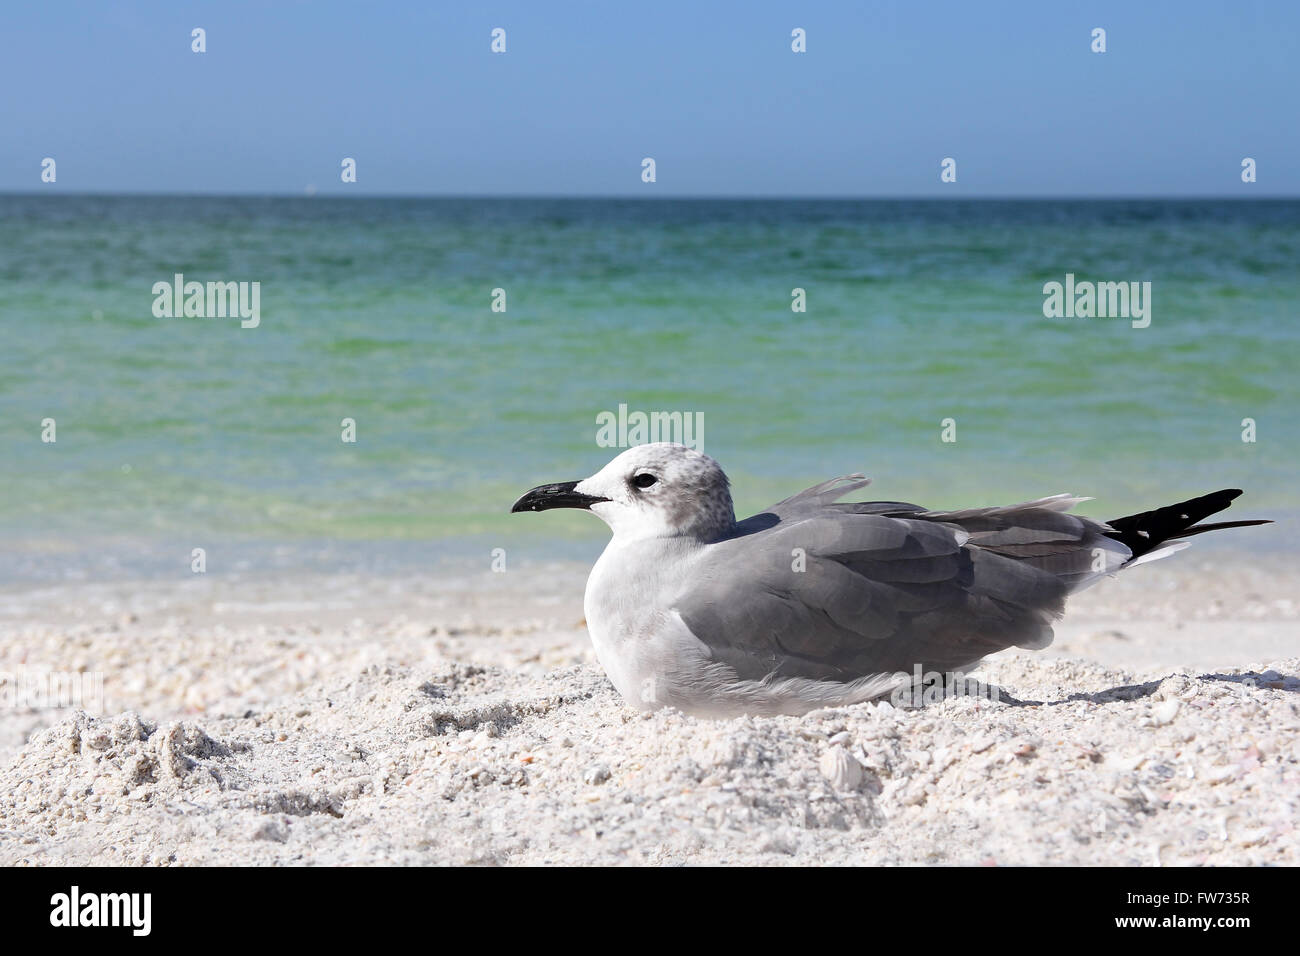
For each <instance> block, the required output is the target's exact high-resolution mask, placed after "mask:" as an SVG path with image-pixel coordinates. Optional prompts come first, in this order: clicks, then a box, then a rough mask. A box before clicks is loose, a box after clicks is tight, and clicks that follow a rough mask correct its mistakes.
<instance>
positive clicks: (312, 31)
mask: <svg viewBox="0 0 1300 956" xmlns="http://www.w3.org/2000/svg"><path fill="white" fill-rule="evenodd" d="M4 20H5V23H4V27H3V30H2V31H0V82H2V83H3V88H4V89H5V90H6V95H5V96H4V97H3V98H0V131H2V134H0V191H4V192H52V191H59V192H69V193H79V192H103V193H111V192H164V193H218V194H220V193H244V194H285V195H303V194H304V193H315V194H318V195H340V196H343V195H352V196H365V195H370V196H375V195H506V196H518V195H552V196H631V197H646V198H652V197H674V196H676V197H682V196H717V197H723V196H736V197H741V196H773V197H776V196H867V197H871V196H882V197H911V196H916V197H922V196H934V197H948V196H954V195H958V196H963V197H981V196H985V197H987V196H1026V197H1029V196H1054V197H1055V196H1079V197H1104V196H1232V197H1251V196H1297V195H1300V122H1298V120H1300V104H1298V103H1297V93H1300V3H1296V2H1294V0H1273V2H1251V0H1240V2H1219V3H1212V2H1203V0H1185V2H1169V0H1157V2H1143V3H1133V2H1131V0H1130V2H1120V3H1087V4H1083V3H1066V2H1055V0H1053V2H1043V0H1037V2H1032V0H1025V2H981V3H971V2H948V0H927V2H916V0H913V2H897V3H891V2H868V0H861V2H816V0H812V2H790V3H772V2H763V0H757V2H747V3H739V2H712V3H706V2H702V0H695V2H675V0H671V2H663V0H655V2H645V3H634V2H617V3H615V2H547V3H541V2H536V0H534V2H520V3H490V2H488V3H477V2H463V3H446V2H391V3H382V2H375V3H343V2H292V0H288V2H285V0H281V2H275V3H267V2H231V0H221V2H194V3H186V2H176V0H172V2H140V3H130V2H114V3H107V2H102V0H85V2H58V0H46V2H41V3H24V4H18V3H12V4H7V5H6V9H5V15H4ZM195 27H201V28H203V29H204V30H205V31H206V45H207V50H206V52H204V53H195V52H193V51H192V50H191V43H192V38H191V31H192V30H193V29H194V28H195ZM1098 27H1100V28H1103V29H1105V30H1106V52H1105V53H1094V52H1093V51H1092V49H1091V46H1092V43H1093V40H1092V31H1093V30H1094V28H1098ZM495 28H501V29H503V30H505V38H506V52H505V53H493V52H492V50H491V43H492V36H491V34H492V31H493V29H495ZM795 28H801V29H803V30H804V31H806V37H807V40H806V43H807V52H804V53H795V52H793V51H792V50H791V31H792V30H793V29H795ZM46 157H50V158H53V159H54V160H55V162H56V167H55V169H56V177H57V178H56V181H55V182H54V183H44V182H42V181H41V164H42V161H43V159H45V158H46ZM345 157H350V158H353V159H355V160H356V171H357V179H356V182H354V183H344V182H342V181H341V177H340V173H341V168H342V167H341V163H342V160H343V159H344V158H345ZM646 157H651V158H653V159H654V160H655V182H653V183H646V182H643V181H642V160H643V159H644V158H646ZM1246 157H1250V158H1252V159H1254V160H1255V162H1256V169H1257V182H1255V183H1250V184H1247V183H1243V182H1242V181H1241V163H1242V160H1243V159H1244V158H1246ZM945 158H952V159H954V160H955V161H956V182H951V183H944V182H941V181H940V171H941V167H940V164H941V161H942V160H943V159H945Z"/></svg>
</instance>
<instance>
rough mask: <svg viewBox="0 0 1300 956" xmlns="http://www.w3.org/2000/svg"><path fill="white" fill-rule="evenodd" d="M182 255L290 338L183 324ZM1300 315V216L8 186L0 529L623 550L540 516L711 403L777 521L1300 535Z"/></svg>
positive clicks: (73, 535) (1226, 207)
mask: <svg viewBox="0 0 1300 956" xmlns="http://www.w3.org/2000/svg"><path fill="white" fill-rule="evenodd" d="M178 272H179V273H183V274H184V275H185V277H186V279H189V280H199V281H208V280H214V281H217V280H219V281H250V282H251V281H257V282H259V283H260V290H261V324H260V325H259V326H258V327H257V328H252V329H243V328H241V327H240V323H239V320H238V319H230V318H224V319H219V318H155V317H154V315H153V312H152V305H153V302H154V296H153V294H152V292H151V289H152V286H153V285H154V283H156V282H159V281H170V280H171V279H172V276H173V275H174V274H175V273H178ZM1067 272H1069V273H1074V274H1075V275H1076V276H1077V277H1078V279H1080V280H1084V279H1090V280H1093V281H1149V282H1151V283H1152V302H1151V309H1152V311H1151V324H1150V327H1149V328H1145V329H1135V328H1133V327H1132V326H1131V323H1130V322H1129V321H1128V320H1125V319H1115V318H1106V319H1101V318H1091V319H1083V318H1074V319H1064V318H1063V319H1049V318H1045V317H1044V316H1043V308H1042V307H1043V299H1044V296H1043V291H1042V288H1043V284H1044V283H1045V282H1048V281H1052V280H1056V281H1063V280H1064V277H1065V274H1066V273H1067ZM796 287H799V288H803V289H805V290H806V295H807V312H806V313H802V314H799V313H795V312H792V311H791V290H792V289H794V288H796ZM494 288H503V289H505V291H506V311H505V312H504V313H501V312H493V311H492V309H491V303H492V290H493V289H494ZM1297 303H1300V203H1298V202H1294V201H1275V202H1253V203H1244V202H1202V201H1186V202H1167V201H1144V202H1036V201H1025V202H936V201H929V202H904V201H897V202H869V201H860V202H858V201H845V202H836V201H818V202H771V201H754V202H740V201H730V202H716V201H696V202H691V201H680V202H679V201H657V202H635V201H598V200H590V201H589V200H573V201H565V200H399V199H393V200H319V199H317V200H310V199H254V198H162V197H149V198H132V197H39V196H38V197H18V196H9V197H0V329H2V330H3V356H4V357H3V362H0V486H2V487H3V488H4V494H3V495H0V533H3V534H4V535H5V537H6V538H7V539H9V540H10V541H11V542H17V543H18V544H15V545H14V547H24V548H30V547H33V546H36V545H40V546H46V545H49V546H63V545H67V546H69V547H71V546H75V545H76V543H77V542H84V541H90V540H100V539H113V540H129V541H138V542H148V541H158V542H164V543H165V544H166V546H167V547H171V546H172V545H173V543H174V544H175V546H176V547H178V548H179V547H181V546H182V545H184V546H186V547H188V543H191V542H198V543H201V542H202V541H203V540H206V539H207V538H208V537H213V536H230V537H234V538H247V539H249V540H259V541H263V542H272V543H281V544H286V545H292V544H293V543H294V542H299V541H333V542H348V541H355V542H357V543H358V546H363V545H364V546H366V547H381V548H382V547H383V546H384V543H385V542H390V543H394V546H395V547H396V546H397V543H399V542H405V544H402V545H401V547H408V548H410V547H415V548H416V549H417V550H418V547H419V544H420V542H429V543H430V547H435V546H436V547H444V546H446V545H447V543H449V542H456V541H470V542H475V544H474V547H478V546H479V544H480V543H482V542H495V541H500V542H502V544H503V545H507V544H513V545H517V546H522V547H530V548H531V547H537V546H540V545H539V543H541V542H545V541H550V540H560V541H563V540H568V541H580V542H594V541H596V540H598V539H599V538H600V536H601V535H602V534H603V527H600V526H599V525H598V522H596V521H594V520H593V519H591V518H590V516H586V515H576V514H566V515H548V516H536V515H526V516H520V515H515V516H511V515H508V514H507V509H508V507H509V505H510V503H511V501H513V499H514V498H515V497H516V496H517V494H518V493H520V492H521V491H523V490H524V489H526V488H528V487H529V486H531V485H534V484H538V483H540V482H543V481H549V480H558V479H565V478H579V477H582V476H584V475H586V474H589V473H591V472H592V471H594V470H596V469H597V468H598V467H600V466H601V465H602V464H603V463H604V462H605V461H606V460H608V458H609V457H612V455H613V454H614V453H615V452H616V449H608V448H602V447H600V446H598V444H597V442H596V432H597V428H596V416H597V415H598V414H599V413H600V412H602V411H615V410H616V409H617V408H618V406H619V404H620V403H625V404H627V405H628V406H629V408H631V409H633V410H644V411H647V412H649V411H657V410H663V411H680V412H685V413H691V414H695V413H699V414H702V416H703V421H704V432H703V448H704V450H705V451H707V452H708V453H710V454H712V455H713V456H714V457H716V458H718V459H719V460H720V461H721V462H722V464H723V466H724V467H725V468H726V469H727V471H728V473H729V474H730V475H731V477H732V481H733V485H734V486H735V490H736V493H737V500H738V506H739V507H740V508H741V509H742V510H745V509H750V510H753V509H757V508H760V507H762V506H763V505H766V504H769V503H771V502H772V501H774V500H776V499H777V498H780V497H784V496H785V495H786V494H789V493H790V492H792V491H794V490H796V489H798V488H800V487H803V486H804V485H806V484H809V483H812V482H814V481H818V480H821V479H823V478H826V477H829V476H832V475H838V474H843V473H845V472H849V471H854V470H864V471H866V472H867V473H868V474H871V475H872V476H874V478H875V479H876V484H875V486H874V487H873V489H871V490H872V492H873V493H874V494H875V495H876V496H878V497H883V498H901V499H904V500H912V501H920V502H922V503H924V504H929V505H933V506H935V507H938V506H960V505H977V504H987V503H994V502H1000V501H1007V500H1011V499H1023V498H1026V497H1032V496H1037V495H1041V494H1048V493H1053V492H1057V491H1072V492H1075V493H1079V494H1091V495H1095V496H1096V497H1097V498H1098V499H1099V500H1098V501H1097V502H1096V503H1094V505H1092V506H1090V513H1095V514H1099V515H1102V516H1113V515H1114V514H1117V513H1126V512H1127V511H1131V510H1140V509H1145V508H1147V507H1150V506H1154V505H1157V504H1163V503H1166V502H1167V501H1168V500H1173V498H1174V497H1176V496H1179V495H1186V494H1194V493H1198V492H1202V491H1207V490H1211V489H1213V488H1218V487H1222V486H1227V485H1235V486H1241V487H1244V488H1247V489H1248V498H1247V499H1246V500H1245V501H1243V502H1242V504H1243V505H1245V504H1246V503H1247V502H1249V504H1248V507H1249V509H1250V510H1251V511H1252V512H1253V513H1256V514H1265V515H1271V516H1279V515H1281V514H1282V513H1283V512H1286V511H1288V510H1289V509H1292V508H1293V505H1294V497H1293V495H1292V487H1293V484H1294V479H1295V477H1296V465H1295V458H1296V449H1297V447H1300V445H1298V440H1300V427H1298V426H1297V421H1296V414H1295V410H1296V398H1297V385H1296V379H1297V376H1296V368H1297V359H1298V358H1300V314H1298V313H1300V306H1298V305H1297ZM46 418H53V419H54V420H55V421H56V423H57V424H56V427H57V441H56V442H54V443H44V442H42V441H41V422H42V420H43V419H46ZM344 418H352V419H355V421H356V423H357V439H358V440H357V441H356V443H354V444H349V443H344V442H343V441H341V440H340V433H341V430H342V429H341V426H340V422H341V420H342V419H344ZM945 418H953V419H955V420H956V423H957V424H956V429H957V431H956V435H957V441H956V442H954V443H945V442H942V441H941V440H940V437H941V424H940V423H941V421H942V420H943V419H945ZM1243 418H1252V419H1254V420H1255V421H1256V423H1257V429H1258V440H1257V441H1256V442H1254V443H1244V442H1242V440H1241V433H1242V426H1241V422H1242V419H1243ZM548 519H551V520H548ZM345 552H346V549H345Z"/></svg>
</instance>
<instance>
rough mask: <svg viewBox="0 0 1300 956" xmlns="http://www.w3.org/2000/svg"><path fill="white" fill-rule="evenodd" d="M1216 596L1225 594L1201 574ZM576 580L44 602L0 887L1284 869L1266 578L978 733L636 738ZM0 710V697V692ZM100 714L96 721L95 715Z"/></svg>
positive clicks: (1061, 648) (950, 717)
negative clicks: (225, 880) (21, 869)
mask: <svg viewBox="0 0 1300 956" xmlns="http://www.w3.org/2000/svg"><path fill="white" fill-rule="evenodd" d="M1225 569H1227V570H1225ZM585 574H586V567H585V566H582V565H578V564H562V565H553V566H533V567H528V568H524V569H521V570H512V571H511V572H509V573H507V574H495V575H494V574H489V573H464V574H460V575H457V574H448V573H440V574H432V575H423V576H415V575H411V576H405V577H403V576H384V577H377V576H374V575H348V574H336V575H314V576H299V577H291V576H286V575H279V576H276V575H257V576H254V575H249V576H246V577H240V576H227V577H219V576H215V575H214V576H195V577H193V578H191V579H186V580H182V581H174V582H168V581H160V580H152V581H120V582H115V583H111V584H80V585H76V586H69V585H64V584H59V585H57V586H50V587H44V588H27V589H19V590H12V591H10V592H9V593H6V594H4V595H3V600H2V601H0V609H2V610H0V672H2V673H4V674H5V675H6V680H8V681H15V680H18V679H20V678H21V677H22V676H23V675H28V676H30V675H32V674H41V673H48V672H52V671H59V672H65V671H84V672H88V673H100V674H102V675H103V678H104V679H103V701H102V706H100V707H99V708H98V709H97V710H96V711H95V712H86V711H84V710H82V711H78V710H76V709H62V710H55V709H49V708H40V707H32V706H23V702H22V700H21V699H16V698H14V697H13V696H12V694H11V697H10V701H11V704H10V706H8V707H6V708H5V709H4V710H3V711H0V767H2V768H3V769H2V770H0V773H2V775H3V779H2V780H0V864H5V865H13V864H19V865H48V864H132V865H134V864H146V865H199V864H279V865H300V864H378V863H396V864H465V863H469V864H542V863H579V864H592V863H634V864H635V863H640V864H722V863H798V864H869V865H878V864H989V865H992V864H998V865H1024V864H1083V865H1100V864H1110V865H1123V866H1155V865H1222V864H1295V863H1296V862H1297V861H1298V857H1300V833H1298V832H1297V830H1296V827H1295V822H1294V821H1295V820H1296V819H1297V817H1300V755H1298V754H1297V747H1296V741H1297V739H1300V679H1298V678H1300V647H1298V643H1297V640H1296V633H1297V617H1298V616H1300V607H1298V606H1297V604H1296V599H1295V587H1294V582H1295V581H1296V567H1295V563H1294V561H1293V560H1292V559H1291V558H1289V557H1280V558H1272V559H1260V558H1254V559H1249V558H1244V557H1241V556H1234V555H1232V554H1231V553H1228V552H1223V551H1219V550H1214V549H1206V550H1203V551H1202V550H1197V549H1193V551H1191V552H1188V553H1186V554H1183V555H1179V556H1178V557H1177V558H1176V559H1174V560H1170V561H1166V562H1162V563H1160V564H1157V565H1154V566H1151V567H1147V568H1141V569H1136V570H1134V571H1133V572H1130V573H1126V574H1124V575H1122V576H1120V577H1119V578H1118V579H1116V580H1113V581H1107V582H1103V584H1101V585H1099V586H1098V587H1096V588H1094V589H1092V590H1091V591H1089V592H1085V593H1084V594H1082V595H1079V596H1078V597H1076V598H1075V599H1074V601H1073V602H1072V604H1071V609H1070V613H1069V614H1068V615H1067V617H1066V620H1065V621H1064V623H1062V624H1061V625H1060V626H1059V627H1058V629H1057V640H1056V642H1055V644H1054V645H1053V646H1052V647H1051V648H1049V649H1048V650H1046V651H1042V652H1027V651H1011V652H1004V653H1002V654H1000V655H997V656H996V657H994V658H991V659H990V660H989V661H988V662H987V663H986V664H985V666H984V667H983V668H981V669H980V670H979V672H978V673H977V676H978V677H980V678H981V679H982V680H984V681H986V682H990V683H992V684H993V685H995V686H996V687H998V688H1000V689H1001V690H1002V691H1003V692H1004V693H1005V695H1006V696H1005V697H1004V699H1003V700H1000V701H997V702H994V701H989V700H986V699H980V698H973V697H971V698H959V699H954V700H948V701H943V702H941V703H938V704H932V705H930V706H927V707H924V708H921V709H901V708H895V707H892V706H890V705H887V704H885V705H879V704H864V705H859V706H855V707H850V708H843V709H836V710H823V711H818V712H815V713H813V714H809V715H807V716H805V717H802V718H793V717H779V718H747V719H741V720H733V721H701V720H696V719H692V718H688V717H685V716H682V715H680V714H677V713H675V712H658V713H654V714H641V713H638V712H636V711H633V710H631V709H629V708H627V707H626V706H625V705H624V704H623V702H622V700H621V699H620V698H619V696H618V695H617V693H616V692H615V691H614V689H613V688H612V686H611V685H610V684H609V682H608V681H607V680H606V679H605V677H604V675H603V673H602V672H601V670H600V668H599V666H598V665H597V663H596V662H595V659H594V656H593V655H592V652H591V649H590V646H589V643H588V640H587V637H586V634H585V630H584V628H583V624H582V588H583V582H584V579H585ZM10 689H11V690H12V686H11V688H10ZM96 703H98V702H96Z"/></svg>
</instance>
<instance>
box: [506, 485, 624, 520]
mask: <svg viewBox="0 0 1300 956" xmlns="http://www.w3.org/2000/svg"><path fill="white" fill-rule="evenodd" d="M577 484H578V483H577V482H576V481H561V482H560V483H559V484H555V485H538V486H537V487H536V488H534V489H533V490H532V491H527V492H525V493H524V496H523V497H522V498H520V499H519V500H518V501H516V502H515V503H514V504H513V505H511V506H510V513H511V514H514V513H515V512H516V511H550V510H551V509H552V508H583V509H587V508H590V507H591V506H592V505H594V504H598V503H599V502H602V501H609V499H608V498H598V497H596V496H595V495H584V494H582V493H580V492H577V491H574V490H573V489H574V487H575V486H576V485H577Z"/></svg>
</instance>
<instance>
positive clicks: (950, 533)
mask: <svg viewBox="0 0 1300 956" xmlns="http://www.w3.org/2000/svg"><path fill="white" fill-rule="evenodd" d="M869 483H870V480H869V479H867V478H866V477H864V476H863V475H859V474H855V475H847V476H845V477H842V478H834V479H831V480H830V481H825V482H822V483H821V484H819V485H814V486H813V487H811V488H808V489H806V490H805V491H801V492H799V493H798V494H796V495H794V496H792V497H790V498H786V499H785V500H784V501H781V502H778V503H777V504H775V505H773V506H772V507H770V508H768V509H767V510H766V511H763V512H762V513H760V514H756V515H754V516H753V517H750V518H746V519H745V520H744V521H737V520H736V516H735V511H734V509H733V506H732V502H731V490H730V482H729V481H728V480H727V476H726V473H725V472H723V470H722V468H721V466H719V465H718V463H717V462H716V461H714V460H713V459H712V458H710V457H709V456H707V455H705V454H703V453H702V452H699V451H697V450H695V449H692V448H688V447H686V446H685V445H679V444H675V443H672V442H655V443H652V444H646V445H637V446H634V447H632V448H629V449H628V450H627V451H624V452H623V453H621V454H620V455H618V457H616V458H615V459H614V460H613V461H611V462H610V463H609V464H608V465H606V466H605V467H604V468H602V469H601V470H600V471H598V472H597V473H596V474H594V475H592V476H591V477H590V478H586V479H583V480H581V481H566V482H561V483H558V484H549V485H540V486H538V487H536V488H533V489H532V490H530V491H528V492H527V493H525V494H524V495H523V497H521V498H520V499H519V500H518V501H516V502H515V503H514V505H513V507H512V508H511V509H510V510H511V512H512V513H513V512H521V511H547V510H550V509H552V508H580V509H584V510H587V511H590V512H592V513H593V514H595V515H596V516H597V517H599V518H600V519H601V520H603V521H604V522H605V523H606V524H607V525H609V527H610V530H611V531H612V532H613V535H612V538H611V539H610V542H609V544H608V546H607V547H606V548H605V550H604V552H603V553H602V554H601V556H600V559H599V560H598V561H597V562H596V564H595V566H594V567H593V568H592V571H591V576H590V577H589V578H588V581H587V590H586V596H585V600H584V607H585V611H586V616H587V628H588V630H589V632H590V634H591V640H592V644H593V645H594V647H595V650H596V657H597V658H598V659H599V661H600V663H601V666H602V667H603V668H604V669H605V672H606V673H607V674H608V675H609V678H610V680H611V681H612V682H613V684H614V686H615V687H616V688H617V689H618V691H619V693H620V694H622V696H623V698H624V699H625V700H626V701H627V702H628V703H629V704H630V705H632V706H633V707H636V708H638V709H642V710H654V709H657V708H661V707H673V708H676V709H678V710H680V711H683V712H685V713H687V714H692V715H698V716H703V717H723V718H725V717H735V716H740V715H745V714H755V715H774V714H791V715H799V714H804V713H807V712H809V711H811V710H815V709H818V708H823V707H835V706H844V705H849V704H855V703H859V702H862V701H868V700H874V699H877V698H880V697H884V696H886V695H888V694H890V693H891V692H893V691H894V690H895V689H896V688H898V687H900V686H901V685H903V684H905V683H906V682H908V681H911V680H912V679H913V675H919V674H922V673H924V674H935V675H941V676H945V679H946V678H947V677H948V676H952V675H956V676H957V677H960V676H962V675H963V672H964V671H965V670H966V669H967V668H970V667H972V666H973V665H975V664H977V663H978V662H979V661H980V660H981V659H982V658H984V657H985V656H987V655H989V654H992V653H994V652H995V651H1000V650H1002V649H1004V648H1007V647H1013V646H1014V647H1021V648H1029V649H1034V650H1037V649H1040V648H1043V647H1046V646H1047V645H1049V644H1050V643H1051V642H1052V623H1053V622H1054V621H1055V620H1057V619H1059V618H1060V617H1061V615H1062V614H1063V613H1064V610H1065V599H1066V598H1067V597H1068V596H1069V595H1070V594H1072V593H1073V592H1075V591H1078V590H1080V589H1081V588H1084V587H1087V586H1088V585H1090V584H1092V583H1094V582H1095V581H1097V580H1099V579H1100V578H1102V577H1103V576H1106V575H1109V574H1113V573H1115V572H1117V571H1119V570H1121V569H1127V568H1131V567H1135V566H1136V565H1139V564H1143V563H1146V562H1148V561H1152V560H1155V559H1157V558H1162V557H1166V556H1167V555H1169V554H1172V553H1174V552H1176V551H1179V550H1181V549H1183V548H1185V547H1187V546H1188V545H1189V544H1190V542H1189V541H1187V540H1186V539H1187V538H1190V537H1191V536H1193V535H1197V534H1202V533H1204V532H1206V531H1215V530H1219V529H1222V528H1239V527H1244V526H1247V525H1257V524H1268V523H1269V522H1267V521H1225V522H1216V523H1211V524H1198V522H1200V521H1201V520H1202V519H1204V518H1206V517H1208V516H1210V515H1213V514H1216V513H1218V512H1220V511H1223V510H1224V509H1225V508H1227V507H1228V505H1229V504H1230V503H1231V502H1232V500H1233V499H1234V498H1236V497H1237V496H1239V495H1240V494H1241V491H1239V490H1237V489H1225V490H1223V491H1216V492H1213V493H1212V494H1208V495H1203V496H1201V497H1199V498H1192V499H1189V500H1187V501H1182V502H1179V503H1178V504H1174V505H1169V506H1168V507H1165V508H1157V509H1155V510H1154V511H1145V512H1142V513H1141V514H1135V515H1130V516H1128V517H1124V518H1116V519H1114V520H1112V521H1109V522H1100V521H1095V520H1093V519H1090V518H1084V517H1081V516H1078V515H1073V514H1069V513H1068V512H1070V510H1071V509H1073V508H1074V506H1075V505H1077V504H1079V503H1080V502H1083V501H1088V500H1091V499H1088V498H1075V497H1072V496H1070V495H1068V494H1061V495H1053V496H1051V497H1047V498H1039V499H1037V500H1035V501H1027V502H1024V503H1023V504H1016V505H1007V506H1003V507H993V508H971V509H968V510H964V511H930V510H927V509H926V508H923V507H921V506H920V505H914V504H908V503H906V502H901V501H867V502H852V503H849V502H841V501H840V500H839V499H841V498H842V497H844V496H845V495H846V494H848V493H849V492H852V491H856V490H858V489H860V488H863V487H865V486H866V485H868V484H869Z"/></svg>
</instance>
